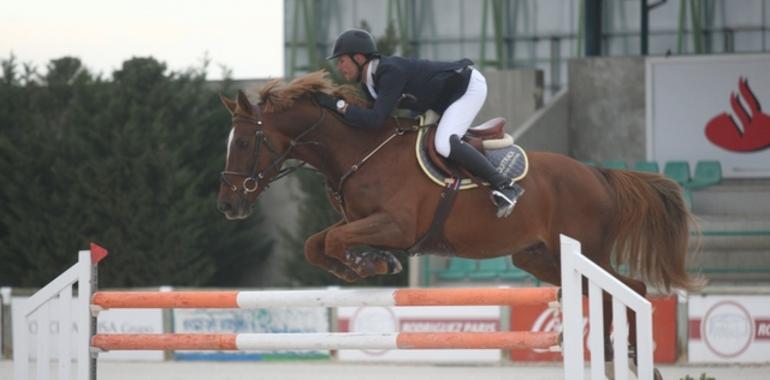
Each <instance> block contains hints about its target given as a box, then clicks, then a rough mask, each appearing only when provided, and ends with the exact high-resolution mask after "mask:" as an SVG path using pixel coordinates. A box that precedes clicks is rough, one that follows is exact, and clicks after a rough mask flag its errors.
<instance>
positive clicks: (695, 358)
mask: <svg viewBox="0 0 770 380" xmlns="http://www.w3.org/2000/svg"><path fill="white" fill-rule="evenodd" d="M689 315H690V317H689V336H690V341H689V342H688V353H689V361H690V362H699V363H701V362H717V363H767V362H770V296H740V295H734V296H730V295H702V296H690V298H689Z"/></svg>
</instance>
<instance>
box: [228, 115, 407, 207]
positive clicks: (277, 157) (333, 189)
mask: <svg viewBox="0 0 770 380" xmlns="http://www.w3.org/2000/svg"><path fill="white" fill-rule="evenodd" d="M319 110H320V112H321V114H320V116H318V119H317V120H316V121H315V122H314V123H313V124H312V125H310V127H308V128H307V129H305V130H304V131H302V133H300V134H299V135H298V136H297V137H296V138H294V139H291V140H290V141H289V148H288V149H286V151H285V152H283V153H279V152H278V150H277V149H275V145H274V144H273V143H272V142H271V141H270V139H268V138H267V136H265V133H264V131H263V130H262V128H261V126H262V124H263V123H262V120H261V119H260V113H259V108H256V111H257V115H256V116H255V117H254V118H250V117H245V116H233V128H235V123H237V122H244V123H247V124H252V125H254V126H256V127H257V128H256V129H257V132H256V137H257V143H256V145H255V148H254V166H253V168H252V170H251V172H250V173H245V172H236V171H223V172H222V173H221V175H220V181H221V182H222V184H224V185H225V186H227V187H228V188H229V189H230V190H231V191H232V192H234V193H236V194H238V195H239V196H241V197H245V196H246V195H248V194H249V193H253V192H255V191H257V189H258V188H259V184H260V181H262V180H263V179H264V178H265V172H266V171H268V170H270V169H273V168H276V167H278V166H280V165H281V164H282V163H283V161H284V160H285V159H286V157H288V155H289V154H290V153H291V151H292V150H293V149H294V148H296V147H298V146H300V145H310V144H316V145H318V144H319V143H318V142H317V141H303V140H302V139H303V138H304V137H305V136H307V135H308V134H309V133H310V132H312V131H314V130H315V129H316V128H318V127H319V126H320V125H321V124H322V123H323V121H324V117H325V116H326V111H324V108H323V107H319ZM394 119H395V120H396V125H397V128H396V129H395V130H394V132H393V133H392V134H391V135H390V136H389V137H387V138H386V139H385V140H384V141H382V142H381V143H380V144H379V145H377V146H376V147H375V148H374V149H372V150H371V151H370V152H369V153H368V154H366V155H365V156H364V157H363V158H362V159H360V160H359V161H358V162H356V163H355V164H353V165H351V166H350V168H349V169H348V170H347V171H346V172H345V173H344V174H343V175H342V177H341V178H340V179H339V181H338V182H337V186H331V185H330V184H329V182H328V180H327V183H326V187H327V191H328V192H329V193H330V195H331V196H332V198H333V199H335V200H336V201H337V203H338V205H339V206H340V210H341V212H342V215H343V217H344V218H345V220H347V215H346V213H345V198H344V195H343V192H342V188H343V185H344V184H345V181H347V180H348V179H349V178H350V177H351V176H353V174H355V173H356V172H358V170H359V169H360V168H361V167H362V166H363V165H364V164H365V163H366V162H367V161H368V160H369V159H370V158H372V156H374V154H375V153H377V152H378V151H380V150H381V149H382V148H384V147H385V145H387V144H388V143H389V142H390V141H391V140H393V139H394V138H395V137H397V136H401V135H403V134H404V133H405V132H410V131H411V132H413V131H416V130H417V129H419V128H420V127H419V126H409V127H401V126H400V125H399V122H398V118H395V117H394ZM263 144H264V145H265V146H266V147H267V149H268V150H270V153H271V154H272V156H273V159H272V161H271V162H270V165H268V166H267V167H266V168H264V169H263V170H258V168H257V164H258V163H259V150H260V147H261V146H262V145H263ZM304 165H305V162H304V161H303V162H301V163H299V164H297V165H295V166H292V167H289V168H283V169H280V170H279V171H278V174H276V175H275V176H274V177H273V178H271V179H270V181H269V182H267V183H266V184H264V185H263V187H264V188H265V189H266V188H268V187H269V185H270V184H271V183H272V182H274V181H277V180H279V179H281V178H283V177H284V176H286V175H288V174H290V173H292V172H293V171H295V170H297V169H299V168H300V167H302V166H304ZM227 176H235V177H240V178H243V182H242V184H241V188H242V189H243V191H242V192H241V193H238V186H236V185H234V184H232V183H230V181H228V180H227Z"/></svg>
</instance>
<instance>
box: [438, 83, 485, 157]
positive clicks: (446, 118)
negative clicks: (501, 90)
mask: <svg viewBox="0 0 770 380" xmlns="http://www.w3.org/2000/svg"><path fill="white" fill-rule="evenodd" d="M472 70H473V71H472V72H471V78H470V81H469V82H468V89H466V90H465V94H463V96H461V97H460V98H459V99H457V100H455V101H454V103H452V104H450V105H449V107H448V108H447V109H446V111H444V115H442V116H441V120H440V121H439V123H438V129H437V130H436V140H435V141H434V143H435V144H436V151H437V152H438V154H440V155H442V156H444V157H449V151H450V146H449V137H451V136H452V135H457V136H458V137H463V135H464V134H465V132H467V131H468V128H470V127H471V123H473V119H475V118H476V115H477V114H478V113H479V111H480V110H481V106H483V105H484V101H485V100H486V99H487V80H486V79H484V76H483V75H481V73H480V72H478V70H476V69H472Z"/></svg>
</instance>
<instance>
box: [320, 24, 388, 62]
mask: <svg viewBox="0 0 770 380" xmlns="http://www.w3.org/2000/svg"><path fill="white" fill-rule="evenodd" d="M355 53H360V54H363V55H366V56H371V55H379V54H380V53H379V52H378V51H377V43H375V42H374V37H372V35H371V34H370V33H369V32H367V31H365V30H362V29H348V30H346V31H344V32H342V33H340V35H339V36H337V40H336V41H334V49H333V50H332V55H330V56H328V57H326V59H332V58H337V57H339V56H341V55H343V54H355Z"/></svg>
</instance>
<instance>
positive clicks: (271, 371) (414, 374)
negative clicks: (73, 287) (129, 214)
mask: <svg viewBox="0 0 770 380" xmlns="http://www.w3.org/2000/svg"><path fill="white" fill-rule="evenodd" d="M658 369H659V370H660V371H661V373H662V374H663V378H664V379H666V380H669V379H674V380H680V379H685V377H686V376H690V377H691V378H692V379H693V380H700V376H701V374H704V373H705V374H706V375H707V376H708V377H709V378H710V379H711V378H713V379H714V380H732V379H737V380H768V379H770V363H767V364H765V365H755V366H691V365H679V366H659V367H658ZM52 378H56V377H55V375H54V376H52ZM586 378H589V376H586ZM0 379H2V380H10V379H13V362H12V361H10V360H2V361H0ZM98 379H102V380H108V379H109V380H138V379H141V380H155V379H157V380H196V379H201V380H204V379H205V380H236V379H270V380H294V379H297V380H299V379H312V380H410V379H420V380H424V379H430V380H466V379H493V380H498V379H499V380H503V379H505V380H510V379H516V380H520V379H532V380H550V379H564V374H563V373H562V369H561V367H559V366H557V365H556V364H553V365H550V364H549V365H519V364H510V363H509V364H503V365H479V366H449V365H430V364H425V365H415V364H364V363H361V364H352V363H336V362H312V361H306V362H303V361H296V362H174V361H169V362H100V363H99V369H98Z"/></svg>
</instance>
